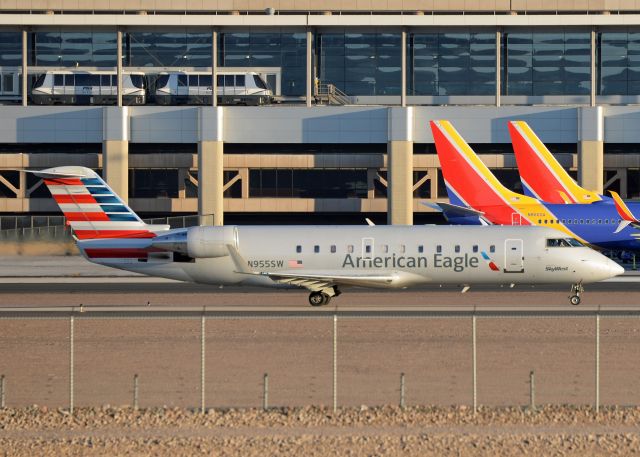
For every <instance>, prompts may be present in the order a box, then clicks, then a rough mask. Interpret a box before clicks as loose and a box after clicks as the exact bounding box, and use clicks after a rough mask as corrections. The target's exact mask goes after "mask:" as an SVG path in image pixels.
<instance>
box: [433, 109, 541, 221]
mask: <svg viewBox="0 0 640 457" xmlns="http://www.w3.org/2000/svg"><path fill="white" fill-rule="evenodd" d="M431 131H432V133H433V138H434V141H435V144H436V151H437V153H438V158H439V159H440V166H441V168H442V174H443V176H444V180H445V183H446V185H447V191H448V193H449V197H450V199H451V202H452V203H453V204H455V205H457V206H467V207H471V208H473V209H475V210H477V211H482V212H483V213H484V214H485V215H486V217H485V219H488V220H489V221H491V222H492V223H495V224H512V223H513V221H514V217H515V220H516V222H517V223H519V224H522V223H526V224H528V222H525V221H524V220H523V219H521V218H520V216H519V215H517V214H516V216H514V214H515V213H518V210H517V209H515V207H514V206H513V205H514V204H518V203H524V202H529V201H532V199H530V198H529V197H527V196H525V195H521V194H518V193H516V192H513V191H511V190H509V189H507V188H506V187H505V186H503V185H502V183H501V182H500V181H498V179H497V178H496V177H495V175H494V174H493V173H492V172H491V171H490V170H489V168H488V167H487V166H486V165H485V164H484V163H483V162H482V160H480V158H479V157H478V156H477V155H476V153H475V152H474V151H473V150H472V149H471V147H470V146H469V145H468V144H467V142H466V141H465V140H464V139H463V138H462V136H460V134H459V133H458V132H457V131H456V129H455V128H454V127H453V125H451V123H450V122H449V121H445V120H438V121H431Z"/></svg>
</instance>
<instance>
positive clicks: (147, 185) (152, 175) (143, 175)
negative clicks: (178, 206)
mask: <svg viewBox="0 0 640 457" xmlns="http://www.w3.org/2000/svg"><path fill="white" fill-rule="evenodd" d="M178 182H179V180H178V170H177V169H171V168H169V169H130V170H129V196H130V197H133V198H157V197H165V198H177V197H178Z"/></svg>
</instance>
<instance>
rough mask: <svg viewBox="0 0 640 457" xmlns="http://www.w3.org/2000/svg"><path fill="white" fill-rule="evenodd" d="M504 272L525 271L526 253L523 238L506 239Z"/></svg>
mask: <svg viewBox="0 0 640 457" xmlns="http://www.w3.org/2000/svg"><path fill="white" fill-rule="evenodd" d="M504 272H505V273H524V253H523V250H522V240H505V242H504Z"/></svg>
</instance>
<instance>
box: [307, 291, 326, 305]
mask: <svg viewBox="0 0 640 457" xmlns="http://www.w3.org/2000/svg"><path fill="white" fill-rule="evenodd" d="M329 301H331V297H330V296H328V295H327V294H325V293H322V292H311V293H310V294H309V303H310V304H311V306H323V305H327V304H328V303H329Z"/></svg>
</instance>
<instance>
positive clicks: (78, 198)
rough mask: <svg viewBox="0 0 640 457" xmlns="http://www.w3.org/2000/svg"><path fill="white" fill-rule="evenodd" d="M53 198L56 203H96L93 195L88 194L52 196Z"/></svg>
mask: <svg viewBox="0 0 640 457" xmlns="http://www.w3.org/2000/svg"><path fill="white" fill-rule="evenodd" d="M53 198H54V199H55V200H56V203H98V202H96V199H95V198H93V195H90V194H74V195H63V194H54V195H53Z"/></svg>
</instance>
